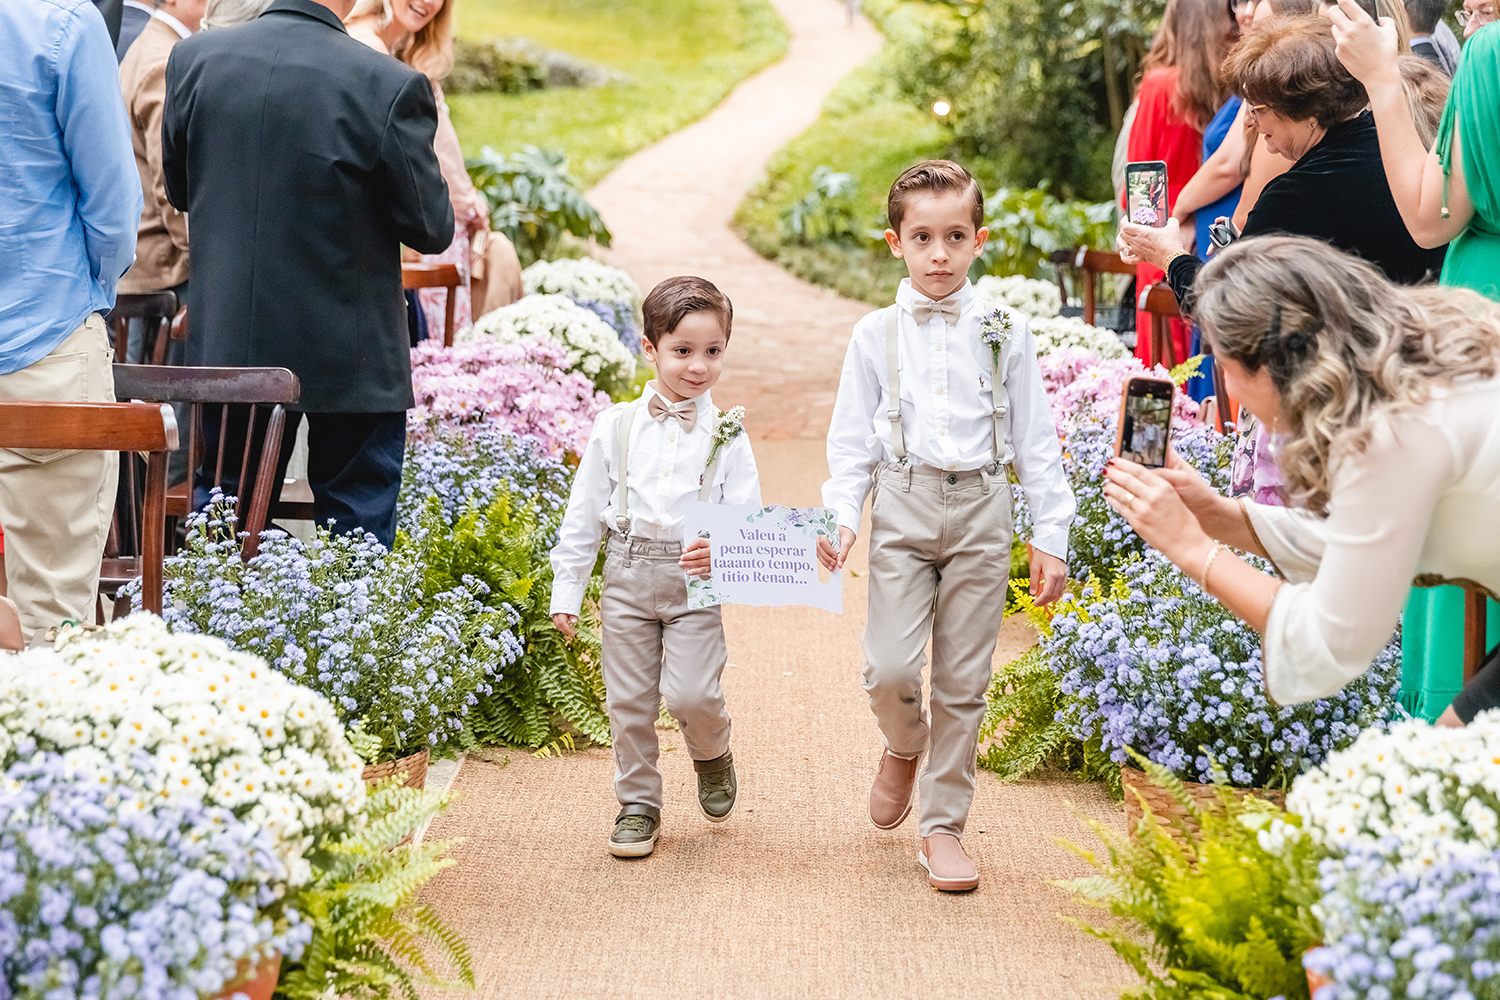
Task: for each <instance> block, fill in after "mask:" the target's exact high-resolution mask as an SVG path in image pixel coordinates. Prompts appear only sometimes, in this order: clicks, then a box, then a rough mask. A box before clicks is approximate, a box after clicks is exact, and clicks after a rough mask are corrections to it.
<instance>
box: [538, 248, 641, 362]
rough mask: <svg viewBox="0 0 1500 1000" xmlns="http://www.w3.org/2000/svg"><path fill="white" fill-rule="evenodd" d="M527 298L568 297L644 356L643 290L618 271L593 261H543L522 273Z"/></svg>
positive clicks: (631, 349)
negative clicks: (543, 296) (642, 343)
mask: <svg viewBox="0 0 1500 1000" xmlns="http://www.w3.org/2000/svg"><path fill="white" fill-rule="evenodd" d="M521 280H522V282H524V283H525V286H526V294H527V295H536V294H538V293H540V294H542V295H566V296H567V297H568V298H569V299H571V300H572V302H573V304H574V305H577V306H582V307H583V308H584V309H587V310H589V312H592V313H593V314H594V315H596V316H598V317H599V318H600V319H602V320H604V322H606V323H608V324H609V325H610V326H612V327H614V331H615V333H616V334H618V335H619V337H620V343H622V344H624V345H625V348H626V349H627V350H628V351H630V352H631V353H632V354H639V353H641V332H642V322H643V320H642V317H641V305H642V304H643V303H644V301H645V296H644V295H642V294H641V286H640V285H638V284H636V283H635V279H634V278H632V277H631V276H630V275H629V274H628V273H627V272H625V271H622V270H620V269H619V268H618V267H610V266H609V265H608V264H601V263H599V262H598V261H597V260H594V259H593V258H592V257H584V258H581V259H578V260H552V261H547V260H539V261H537V262H536V263H535V264H532V265H531V266H530V267H528V268H527V269H526V270H525V271H522V272H521Z"/></svg>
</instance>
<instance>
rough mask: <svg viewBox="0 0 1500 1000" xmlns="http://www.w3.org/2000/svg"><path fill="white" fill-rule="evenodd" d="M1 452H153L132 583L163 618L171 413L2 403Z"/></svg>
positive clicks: (150, 408)
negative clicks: (138, 580) (137, 583)
mask: <svg viewBox="0 0 1500 1000" xmlns="http://www.w3.org/2000/svg"><path fill="white" fill-rule="evenodd" d="M0 448H59V449H64V450H68V451H126V452H147V453H148V454H147V458H146V495H145V502H144V504H143V506H142V511H141V520H140V526H141V539H142V546H141V555H140V556H138V557H136V569H135V572H134V573H132V574H131V576H130V577H129V579H134V577H135V576H140V577H141V578H142V581H141V583H142V586H141V603H142V604H143V606H144V607H145V608H146V610H147V611H150V612H152V613H154V614H158V615H159V614H161V594H162V560H163V559H164V558H165V553H166V547H165V537H166V536H165V529H166V523H167V516H166V496H167V454H168V453H169V452H173V451H176V450H177V418H176V417H175V416H173V414H172V408H171V407H170V406H158V405H155V404H151V403H0ZM38 501H39V502H45V498H38Z"/></svg>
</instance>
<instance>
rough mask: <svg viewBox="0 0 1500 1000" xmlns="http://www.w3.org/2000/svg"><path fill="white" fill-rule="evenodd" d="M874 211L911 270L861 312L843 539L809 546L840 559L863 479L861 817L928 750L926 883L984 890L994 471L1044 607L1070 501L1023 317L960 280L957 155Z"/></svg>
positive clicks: (963, 193) (964, 228) (892, 815)
mask: <svg viewBox="0 0 1500 1000" xmlns="http://www.w3.org/2000/svg"><path fill="white" fill-rule="evenodd" d="M887 210H888V217H889V219H890V225H891V228H890V229H887V230H886V233H885V238H886V242H887V243H888V244H889V245H890V248H891V252H892V253H893V254H895V255H896V256H897V257H900V258H901V259H903V260H904V261H905V262H906V267H907V272H908V274H909V275H910V277H909V278H908V279H906V280H904V281H902V282H901V288H900V290H899V291H898V292H897V293H896V304H895V305H893V306H890V307H888V308H886V309H883V310H880V311H878V312H873V313H871V314H870V315H868V316H866V317H865V318H864V319H862V320H860V321H859V323H858V324H856V325H855V327H854V336H853V338H852V339H851V340H850V342H849V351H848V354H847V355H846V356H845V358H844V370H843V374H842V376H841V378H840V381H839V392H838V400H837V402H836V403H835V404H834V409H833V423H832V426H831V428H830V429H829V432H828V468H829V472H830V473H831V476H830V478H829V480H828V482H827V483H825V484H824V486H823V503H824V505H825V506H828V507H832V508H834V509H835V510H837V511H838V518H839V543H840V544H839V548H838V550H837V552H835V551H834V549H833V547H832V546H831V545H829V544H828V543H827V542H826V541H822V540H820V542H819V556H820V558H821V560H822V562H823V564H824V566H826V567H827V568H828V569H830V570H835V569H837V568H838V567H841V566H843V564H844V560H845V559H846V558H847V557H848V554H849V550H850V547H851V546H852V545H853V543H854V539H855V536H856V533H857V531H858V529H859V520H860V510H861V508H862V507H863V506H864V502H865V496H866V495H867V494H868V493H870V491H871V487H872V483H873V487H874V493H875V497H874V501H873V504H872V508H871V530H870V609H869V622H868V624H867V625H866V627H865V638H864V654H865V669H864V687H865V690H866V691H867V692H868V693H869V696H870V708H871V709H872V710H873V711H874V713H875V719H876V721H877V723H879V725H880V730H881V732H882V733H883V734H884V736H885V744H886V746H885V750H884V751H883V752H882V754H881V758H880V765H879V769H878V771H877V774H876V777H875V782H874V786H873V787H872V788H871V790H870V819H871V820H872V821H873V822H874V823H875V825H876V826H877V827H880V828H881V829H883V830H891V829H895V828H896V827H897V826H899V825H901V823H902V822H903V821H904V820H905V819H906V817H907V815H908V814H909V813H910V812H911V807H912V798H913V794H914V791H915V786H916V779H917V771H918V767H919V765H920V763H921V759H922V755H923V754H924V753H926V754H927V768H926V770H925V771H924V772H923V773H922V779H921V813H920V816H919V826H920V834H921V838H922V846H921V850H920V852H919V853H918V855H917V860H918V862H919V863H920V864H921V865H922V866H923V867H924V868H926V869H927V873H928V881H929V882H930V883H931V885H932V886H933V887H935V888H937V889H942V890H946V891H950V892H959V891H966V890H969V889H973V888H974V887H975V886H977V885H978V884H979V873H978V870H977V869H976V868H975V867H974V863H973V862H972V861H971V860H970V859H969V856H968V854H967V853H965V851H964V849H963V845H962V844H961V843H960V841H959V838H960V837H961V836H962V834H963V831H964V823H965V822H966V820H967V819H968V815H969V807H970V805H971V804H972V803H973V799H974V774H975V765H976V756H977V749H978V748H977V743H978V737H979V725H980V722H981V720H982V719H983V716H984V709H985V692H986V690H987V689H988V687H989V683H990V660H991V657H992V656H993V655H994V651H995V641H996V637H997V635H998V633H999V629H1000V620H1001V618H1002V617H1003V615H1004V612H1005V596H1006V587H1007V584H1008V582H1009V577H1010V545H1011V534H1012V531H1013V527H1014V524H1013V520H1012V513H1011V492H1010V485H1009V483H1008V481H1007V479H1006V472H1005V466H1007V465H1011V466H1013V467H1014V469H1015V471H1016V473H1017V475H1018V476H1019V478H1020V481H1021V486H1022V488H1023V489H1025V491H1026V499H1027V503H1028V504H1029V505H1030V507H1031V510H1032V514H1033V523H1034V525H1035V531H1034V534H1033V537H1032V558H1031V593H1032V594H1033V595H1035V597H1036V600H1037V602H1038V603H1040V604H1047V603H1050V602H1052V601H1055V600H1056V599H1057V598H1058V597H1059V596H1061V595H1062V592H1063V588H1064V587H1065V586H1066V584H1067V565H1066V563H1065V561H1064V560H1065V559H1066V558H1067V552H1068V527H1069V525H1070V524H1071V523H1072V521H1073V514H1074V510H1075V504H1074V500H1073V493H1072V491H1071V490H1070V489H1069V488H1068V482H1067V479H1066V477H1065V476H1064V474H1063V467H1062V449H1061V447H1060V446H1059V444H1058V440H1057V431H1056V429H1055V428H1054V425H1053V422H1052V412H1051V409H1050V407H1049V406H1048V403H1047V397H1046V395H1045V393H1044V392H1043V389H1042V378H1041V371H1040V369H1039V368H1038V367H1037V362H1036V354H1035V347H1034V345H1033V342H1032V338H1031V331H1030V329H1029V327H1028V326H1027V322H1026V319H1025V317H1024V316H1021V315H1020V314H1018V313H1011V312H1010V311H1008V310H1006V309H996V308H993V307H992V306H990V305H988V304H986V303H984V302H981V301H979V300H978V299H976V298H975V296H974V291H973V288H972V287H971V286H970V284H969V281H968V273H969V265H970V264H971V263H973V261H974V259H975V258H976V257H978V256H979V252H980V250H982V249H983V248H984V242H985V239H986V238H987V237H988V236H989V231H988V230H987V229H985V228H984V225H983V222H984V196H983V194H982V193H981V191H980V189H979V184H978V183H977V182H976V181H975V180H974V178H973V177H971V176H970V175H969V172H968V171H966V170H965V169H964V168H963V167H961V166H959V165H958V164H956V163H951V162H949V161H947V160H931V161H928V162H925V163H919V164H917V165H916V166H914V167H912V168H910V169H909V170H907V171H906V172H905V173H903V174H902V175H901V176H900V177H899V178H897V180H896V183H895V184H893V185H892V186H891V192H890V197H889V200H888V204H887ZM997 372H998V373H999V378H998V379H997V378H996V373H997ZM997 382H998V384H997ZM893 400H896V401H899V405H892V401H893ZM929 635H930V636H931V639H932V677H931V689H932V695H931V702H932V712H931V715H932V717H931V721H930V722H929V719H928V713H927V710H926V708H925V706H924V704H923V701H922V666H923V664H924V662H925V656H924V652H923V651H924V647H925V646H926V644H927V640H928V637H929Z"/></svg>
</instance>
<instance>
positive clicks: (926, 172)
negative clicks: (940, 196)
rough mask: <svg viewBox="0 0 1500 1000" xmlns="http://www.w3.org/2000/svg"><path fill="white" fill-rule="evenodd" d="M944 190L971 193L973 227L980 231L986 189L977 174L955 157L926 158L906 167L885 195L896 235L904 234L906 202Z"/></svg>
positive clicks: (887, 210)
mask: <svg viewBox="0 0 1500 1000" xmlns="http://www.w3.org/2000/svg"><path fill="white" fill-rule="evenodd" d="M945 191H961V192H967V193H968V194H969V195H971V196H972V198H973V200H974V203H973V205H972V206H971V211H970V216H971V217H972V219H973V220H974V229H975V230H976V231H977V230H978V229H980V228H981V227H982V226H983V225H984V191H983V190H982V189H981V188H980V187H979V182H978V181H976V180H975V179H974V176H973V175H972V174H970V173H969V172H968V171H967V170H965V169H964V168H963V167H961V166H959V165H958V164H957V163H954V162H953V161H952V160H923V161H922V162H921V163H918V164H917V165H916V166H912V167H907V168H906V170H905V171H904V172H903V173H902V174H901V176H900V177H897V178H896V183H894V184H892V185H891V193H890V194H889V195H888V196H887V197H886V201H885V216H886V218H887V219H889V220H890V222H891V228H892V229H894V230H895V231H896V235H897V236H899V235H901V220H902V219H903V218H905V217H906V202H907V200H908V199H909V198H911V196H912V195H914V194H919V193H921V192H933V193H942V192H945Z"/></svg>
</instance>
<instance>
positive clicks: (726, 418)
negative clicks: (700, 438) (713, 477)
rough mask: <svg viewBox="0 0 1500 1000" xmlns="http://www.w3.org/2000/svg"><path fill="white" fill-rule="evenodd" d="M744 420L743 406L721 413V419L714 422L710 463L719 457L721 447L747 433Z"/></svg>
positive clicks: (709, 455) (709, 454)
mask: <svg viewBox="0 0 1500 1000" xmlns="http://www.w3.org/2000/svg"><path fill="white" fill-rule="evenodd" d="M744 420H745V408H744V407H743V406H735V407H731V408H730V409H729V410H728V411H726V412H724V413H721V414H719V419H718V421H717V422H715V424H714V446H713V448H712V449H711V450H710V451H709V453H708V464H709V465H713V464H714V459H716V458H718V457H719V449H720V448H722V447H724V446H725V445H726V444H728V443H729V442H731V441H733V440H734V439H735V438H737V437H739V436H740V435H741V434H743V433H745V425H744Z"/></svg>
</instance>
